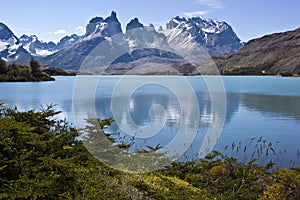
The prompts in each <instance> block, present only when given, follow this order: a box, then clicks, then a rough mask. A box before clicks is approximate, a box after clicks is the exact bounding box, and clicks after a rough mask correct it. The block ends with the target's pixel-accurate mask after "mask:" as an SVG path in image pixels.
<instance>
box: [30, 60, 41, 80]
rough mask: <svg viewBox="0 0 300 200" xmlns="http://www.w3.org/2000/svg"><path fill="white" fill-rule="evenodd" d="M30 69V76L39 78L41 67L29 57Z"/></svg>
mask: <svg viewBox="0 0 300 200" xmlns="http://www.w3.org/2000/svg"><path fill="white" fill-rule="evenodd" d="M30 68H31V74H32V76H34V77H40V76H41V75H42V71H41V65H40V63H39V62H38V61H36V60H35V59H34V58H33V57H31V60H30Z"/></svg>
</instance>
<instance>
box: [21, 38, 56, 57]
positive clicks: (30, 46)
mask: <svg viewBox="0 0 300 200" xmlns="http://www.w3.org/2000/svg"><path fill="white" fill-rule="evenodd" d="M20 43H21V44H22V45H23V47H24V49H26V50H27V51H28V52H29V53H30V54H31V55H33V56H41V57H43V56H48V55H51V54H53V53H54V52H56V44H55V43H54V42H48V43H47V42H43V41H40V40H39V39H38V37H37V36H35V35H31V36H27V35H22V36H21V37H20Z"/></svg>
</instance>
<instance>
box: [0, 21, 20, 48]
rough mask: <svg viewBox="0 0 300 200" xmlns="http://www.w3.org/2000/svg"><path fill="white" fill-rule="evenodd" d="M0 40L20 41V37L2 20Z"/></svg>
mask: <svg viewBox="0 0 300 200" xmlns="http://www.w3.org/2000/svg"><path fill="white" fill-rule="evenodd" d="M0 40H2V41H8V40H11V41H10V43H15V42H18V38H17V37H16V36H15V35H14V33H13V32H12V31H11V30H10V29H9V28H8V27H7V26H6V25H5V24H4V23H2V22H0Z"/></svg>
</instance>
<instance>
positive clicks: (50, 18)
mask: <svg viewBox="0 0 300 200" xmlns="http://www.w3.org/2000/svg"><path fill="white" fill-rule="evenodd" d="M299 8H300V1H299V0H285V1H283V0H280V1H279V0H252V1H242V0H86V1H83V0H72V1H71V0H51V1H49V0H47V1H46V0H29V1H21V0H15V1H2V2H1V13H0V21H1V22H4V23H5V24H6V25H8V26H9V28H11V29H12V31H13V32H14V33H15V34H16V35H17V36H21V35H22V34H23V33H26V34H29V35H30V34H35V35H37V36H38V37H39V38H40V39H42V40H44V41H49V40H52V41H55V42H57V41H58V40H59V39H60V38H62V37H63V36H65V35H70V34H73V33H77V34H83V32H82V31H84V29H85V26H86V24H87V23H88V21H89V20H90V19H91V18H92V17H95V16H102V17H106V16H108V15H109V14H110V13H111V11H112V10H115V11H116V12H117V15H118V18H119V20H120V22H121V23H122V26H125V25H126V23H128V22H129V21H130V19H132V18H134V17H138V18H139V19H140V21H141V22H142V23H144V24H149V23H153V24H154V25H155V26H158V25H162V26H165V23H166V22H167V21H168V20H169V19H171V18H172V17H174V16H177V15H178V16H184V17H188V16H199V15H201V16H203V17H207V18H213V19H218V20H222V21H226V22H227V23H229V24H230V25H231V26H232V27H233V29H234V30H235V32H236V33H237V35H238V36H239V37H240V38H241V39H242V40H243V41H248V40H249V39H253V38H256V37H260V36H262V35H265V34H269V33H274V32H282V31H287V30H293V29H295V28H297V27H300V13H299Z"/></svg>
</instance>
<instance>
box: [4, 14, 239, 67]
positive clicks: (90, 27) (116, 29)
mask: <svg viewBox="0 0 300 200" xmlns="http://www.w3.org/2000/svg"><path fill="white" fill-rule="evenodd" d="M184 19H185V18H184ZM171 20H172V19H171ZM185 20H186V21H189V20H190V22H192V21H193V22H195V21H197V18H193V19H185ZM209 21H210V20H209V19H205V18H200V17H199V19H198V22H197V23H196V22H195V23H194V24H192V25H190V26H191V27H193V28H194V29H197V31H198V32H189V31H188V30H181V29H179V28H178V27H172V28H170V27H168V29H169V30H171V31H172V32H181V31H183V32H184V31H185V32H186V33H185V34H186V35H187V36H188V35H192V36H193V37H191V40H190V41H188V42H190V43H191V42H192V40H194V39H195V38H196V39H199V38H201V37H206V36H205V34H202V33H203V30H200V29H201V26H200V24H201V23H202V22H203V23H204V22H209ZM211 21H213V20H211ZM215 21H216V20H215ZM218 22H219V21H218ZM220 23H221V22H220ZM215 25H216V24H215ZM167 26H168V25H167ZM197 26H198V27H197ZM202 26H204V25H203V24H202ZM211 26H213V24H211ZM229 27H230V26H229V25H228V27H226V28H229ZM136 28H144V29H145V30H144V31H145V34H148V35H147V37H149V38H148V39H150V41H154V40H157V41H162V42H163V43H168V41H169V40H170V38H169V36H167V35H165V33H164V32H163V30H164V29H162V28H161V29H156V28H155V27H154V26H153V25H151V24H150V25H149V26H144V25H143V24H142V23H140V22H139V20H138V18H133V19H132V20H131V21H130V22H129V23H128V24H127V26H126V30H125V32H124V33H123V31H122V29H121V23H120V22H119V20H118V18H117V13H116V12H114V11H112V12H111V15H110V16H108V17H106V18H103V17H94V18H92V19H91V20H90V21H89V23H88V24H87V26H86V33H85V34H84V35H83V36H78V35H71V36H66V37H64V38H62V39H61V40H60V42H59V43H57V44H55V43H53V42H48V43H46V42H42V41H40V40H39V39H38V38H37V37H36V36H34V35H33V36H26V35H23V36H21V37H20V38H21V40H20V43H21V45H20V46H23V49H24V52H28V55H29V56H28V55H27V60H29V59H30V57H31V56H34V57H35V58H36V59H38V60H39V61H41V62H42V63H43V64H45V65H49V66H53V67H58V68H62V69H76V68H77V69H78V67H79V66H80V63H81V62H82V61H83V59H84V57H85V56H87V55H88V54H89V53H90V52H91V50H92V49H93V48H95V47H96V46H97V45H99V44H100V43H101V42H103V41H104V40H105V41H107V40H111V39H110V38H113V37H114V36H115V35H125V37H127V35H126V33H127V31H129V30H132V29H136ZM215 28H216V30H217V27H215ZM218 31H219V32H216V33H215V35H214V36H213V37H214V38H217V37H219V36H220V37H223V36H222V35H221V34H220V33H221V32H222V31H220V29H218ZM231 33H232V37H235V39H236V41H240V40H239V38H238V37H237V36H236V34H235V33H234V32H233V31H232V32H231ZM207 34H209V35H210V36H211V34H213V33H212V31H211V32H210V33H207ZM17 39H18V38H17ZM127 39H128V38H127ZM182 39H183V38H178V40H182ZM129 40H130V41H129ZM184 40H185V39H184ZM204 40H205V39H204V38H202V39H199V40H198V41H202V43H201V44H200V45H203V44H204V43H203V41H204ZM216 40H218V39H216ZM220 40H221V41H225V43H226V42H227V43H226V44H225V45H223V46H218V45H216V46H214V44H212V43H211V44H209V45H206V47H205V48H207V50H209V51H210V52H209V53H211V55H215V54H217V53H219V52H226V53H228V52H232V51H235V50H236V49H235V48H232V47H231V46H234V45H235V44H234V45H233V44H230V42H231V41H226V39H222V38H221V39H220ZM126 42H131V43H130V44H129V49H131V50H132V46H134V47H135V48H137V46H138V45H140V43H142V42H148V43H149V41H144V40H140V41H139V39H137V38H134V39H133V40H132V38H129V39H128V41H126ZM204 42H205V41H204ZM174 45H175V43H174ZM154 46H155V45H154ZM171 46H172V45H171ZM240 46H242V44H240ZM213 48H215V49H213ZM210 49H211V50H210ZM74 51H76V52H77V53H76V52H74ZM147 52H149V50H147ZM152 52H154V56H155V55H156V53H155V51H152ZM0 57H2V58H4V59H6V57H5V55H4V54H3V55H1V56H0ZM66 57H67V58H66ZM128 58H129V57H128ZM25 60H26V59H25ZM6 61H12V62H13V61H18V58H17V57H14V58H11V59H6ZM125 61H129V60H125ZM74 65H75V66H74Z"/></svg>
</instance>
